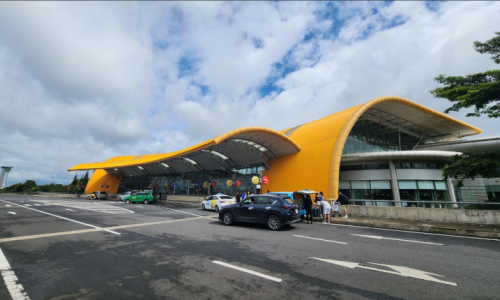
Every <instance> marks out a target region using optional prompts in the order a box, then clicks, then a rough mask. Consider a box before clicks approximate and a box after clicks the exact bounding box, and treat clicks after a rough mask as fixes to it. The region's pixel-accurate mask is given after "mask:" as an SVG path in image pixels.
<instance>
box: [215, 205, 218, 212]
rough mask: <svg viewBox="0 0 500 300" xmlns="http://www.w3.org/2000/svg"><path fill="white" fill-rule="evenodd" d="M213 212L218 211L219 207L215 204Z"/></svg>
mask: <svg viewBox="0 0 500 300" xmlns="http://www.w3.org/2000/svg"><path fill="white" fill-rule="evenodd" d="M215 212H216V213H218V212H219V207H218V206H217V205H216V206H215Z"/></svg>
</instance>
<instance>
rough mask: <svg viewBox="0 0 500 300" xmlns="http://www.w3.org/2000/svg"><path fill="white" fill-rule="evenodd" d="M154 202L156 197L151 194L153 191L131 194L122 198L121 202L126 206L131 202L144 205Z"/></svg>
mask: <svg viewBox="0 0 500 300" xmlns="http://www.w3.org/2000/svg"><path fill="white" fill-rule="evenodd" d="M156 201H157V198H156V195H155V194H153V191H142V192H133V193H132V194H130V195H128V196H126V197H124V198H123V202H125V203H127V204H130V203H131V202H143V203H144V204H148V203H151V202H156Z"/></svg>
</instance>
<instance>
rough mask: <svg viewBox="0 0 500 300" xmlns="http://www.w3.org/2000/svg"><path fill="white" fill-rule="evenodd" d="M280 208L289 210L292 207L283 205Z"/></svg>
mask: <svg viewBox="0 0 500 300" xmlns="http://www.w3.org/2000/svg"><path fill="white" fill-rule="evenodd" d="M282 207H283V208H284V209H290V208H292V207H293V206H288V205H283V206H282Z"/></svg>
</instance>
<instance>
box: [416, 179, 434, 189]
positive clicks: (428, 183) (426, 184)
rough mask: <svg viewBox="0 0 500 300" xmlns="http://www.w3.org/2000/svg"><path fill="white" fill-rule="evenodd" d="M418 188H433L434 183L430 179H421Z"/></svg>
mask: <svg viewBox="0 0 500 300" xmlns="http://www.w3.org/2000/svg"><path fill="white" fill-rule="evenodd" d="M418 189H419V190H433V189H434V184H433V182H432V181H430V180H419V181H418Z"/></svg>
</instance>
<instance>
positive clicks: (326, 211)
mask: <svg viewBox="0 0 500 300" xmlns="http://www.w3.org/2000/svg"><path fill="white" fill-rule="evenodd" d="M316 202H317V203H318V205H319V207H320V209H321V210H322V212H323V224H327V223H330V213H331V210H332V206H331V205H330V203H328V201H325V200H324V197H323V192H319V194H318V195H317V196H316Z"/></svg>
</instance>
